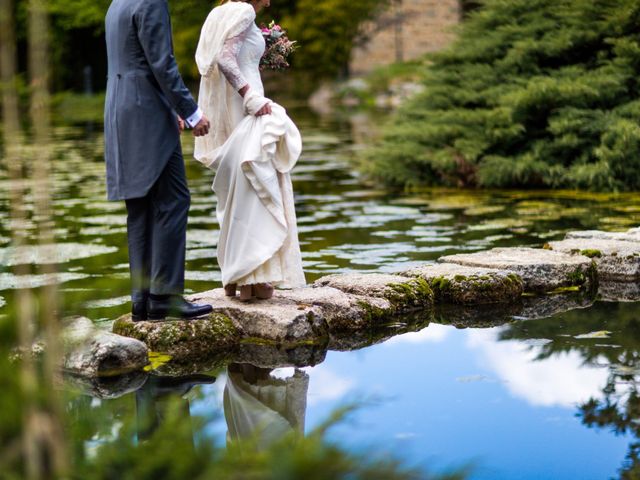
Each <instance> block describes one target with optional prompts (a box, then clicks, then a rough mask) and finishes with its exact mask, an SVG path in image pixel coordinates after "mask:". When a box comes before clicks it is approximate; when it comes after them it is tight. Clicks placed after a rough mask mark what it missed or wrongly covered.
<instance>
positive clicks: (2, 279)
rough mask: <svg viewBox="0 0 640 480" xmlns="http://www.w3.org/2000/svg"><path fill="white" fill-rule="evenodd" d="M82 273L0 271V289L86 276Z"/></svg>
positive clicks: (36, 286)
mask: <svg viewBox="0 0 640 480" xmlns="http://www.w3.org/2000/svg"><path fill="white" fill-rule="evenodd" d="M88 277H89V275H86V274H83V273H57V274H55V275H50V274H46V275H23V276H16V275H14V274H12V273H0V290H14V289H16V288H38V287H42V286H44V285H51V284H52V283H65V282H71V281H73V280H80V279H83V278H88Z"/></svg>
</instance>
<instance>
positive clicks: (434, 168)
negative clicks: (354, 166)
mask: <svg viewBox="0 0 640 480" xmlns="http://www.w3.org/2000/svg"><path fill="white" fill-rule="evenodd" d="M481 5H482V6H481V8H480V9H478V10H475V11H473V12H471V13H470V16H469V19H468V21H466V22H465V23H464V24H462V26H461V28H460V35H459V38H458V40H457V41H456V42H455V43H454V45H453V46H452V48H450V49H449V50H448V51H446V52H443V53H441V54H437V55H434V56H432V57H430V58H429V62H427V63H425V67H424V68H423V71H422V79H423V83H424V86H425V91H424V92H423V93H422V94H419V95H417V96H416V97H414V98H413V99H412V100H410V101H408V102H407V103H406V104H405V105H404V106H403V107H402V108H401V109H400V110H399V111H398V112H397V114H396V115H395V116H394V117H393V118H392V120H391V122H390V123H389V125H388V128H387V129H386V131H385V132H384V134H383V136H382V139H381V140H380V141H379V143H378V144H377V145H376V146H375V148H373V149H371V150H370V151H369V152H368V153H367V154H366V155H365V156H364V157H363V159H362V160H363V168H364V170H365V171H366V172H368V173H370V174H371V175H372V176H373V177H374V178H377V179H379V180H381V181H383V182H385V183H387V184H390V185H395V186H405V187H413V186H419V185H437V184H445V185H454V186H464V187H478V186H479V187H539V188H549V187H550V188H585V189H594V190H632V189H638V188H640V175H639V173H640V126H639V121H640V90H639V84H638V71H639V69H640V36H639V35H638V29H637V26H638V22H639V21H640V3H638V2H637V1H636V0H602V1H598V2H592V1H589V0H483V1H482V2H481Z"/></svg>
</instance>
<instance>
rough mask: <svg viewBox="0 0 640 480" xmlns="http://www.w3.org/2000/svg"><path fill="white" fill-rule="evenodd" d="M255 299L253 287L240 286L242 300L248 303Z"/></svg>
mask: <svg viewBox="0 0 640 480" xmlns="http://www.w3.org/2000/svg"><path fill="white" fill-rule="evenodd" d="M252 298H253V285H241V286H240V300H241V301H243V302H248V301H249V300H251V299H252Z"/></svg>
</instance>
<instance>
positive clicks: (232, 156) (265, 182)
mask: <svg viewBox="0 0 640 480" xmlns="http://www.w3.org/2000/svg"><path fill="white" fill-rule="evenodd" d="M269 3H270V1H269V0H251V1H226V2H224V3H223V4H222V5H220V6H218V7H216V8H214V9H213V10H212V11H211V13H210V14H209V16H208V17H207V20H206V22H205V24H204V26H203V27H202V32H201V35H200V41H199V43H198V49H197V51H196V62H197V64H198V69H199V71H200V74H201V75H202V79H201V82H200V94H199V98H198V104H199V106H200V108H201V109H202V110H203V112H204V114H205V115H207V117H208V118H209V119H210V120H211V129H210V132H209V134H208V135H206V136H204V137H199V138H197V139H196V144H195V152H194V156H195V157H196V159H197V160H199V161H200V162H202V163H203V164H205V165H206V166H208V167H209V168H212V169H215V170H216V176H215V179H214V183H213V190H214V191H215V193H216V196H217V199H218V205H217V211H216V214H217V218H218V222H219V223H220V240H219V242H218V253H217V256H218V263H219V265H220V269H221V271H222V281H223V285H224V287H225V293H226V294H227V295H228V296H235V294H236V288H237V287H240V299H241V300H249V299H251V298H252V297H253V296H255V297H257V298H262V299H265V298H270V297H271V296H272V294H273V287H274V286H281V287H286V288H293V287H298V286H302V285H304V284H305V278H304V273H303V271H302V260H301V255H300V246H299V243H298V233H297V227H296V216H295V209H294V203H293V189H292V186H291V177H290V174H289V172H290V171H291V169H292V168H293V166H294V165H295V163H296V161H297V159H298V157H299V155H300V152H301V146H302V141H301V138H300V133H299V131H298V129H297V128H296V126H295V125H294V124H293V122H292V121H291V119H290V118H289V117H288V116H287V114H286V111H285V110H284V109H283V108H282V107H281V106H279V105H277V104H276V103H274V102H272V101H271V100H269V99H268V98H265V97H264V88H263V86H262V79H261V78H260V59H261V57H262V55H263V53H264V50H265V41H264V38H263V36H262V33H261V31H260V29H259V28H258V27H257V25H256V24H255V18H256V12H258V11H260V10H261V9H262V8H264V7H267V6H269Z"/></svg>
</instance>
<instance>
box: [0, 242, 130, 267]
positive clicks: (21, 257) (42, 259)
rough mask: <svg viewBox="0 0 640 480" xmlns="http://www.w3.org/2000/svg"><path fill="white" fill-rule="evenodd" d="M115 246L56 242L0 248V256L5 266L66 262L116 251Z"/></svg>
mask: <svg viewBox="0 0 640 480" xmlns="http://www.w3.org/2000/svg"><path fill="white" fill-rule="evenodd" d="M117 251H118V248H117V247H108V246H106V245H93V244H82V243H58V244H55V245H42V246H39V245H28V246H24V247H18V248H13V247H8V248H0V258H1V259H2V263H3V265H5V266H13V265H23V264H37V265H43V264H53V263H66V262H69V261H71V260H80V259H83V258H89V257H95V256H98V255H104V254H107V253H113V252H117Z"/></svg>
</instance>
